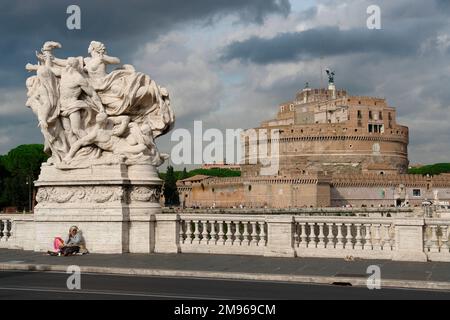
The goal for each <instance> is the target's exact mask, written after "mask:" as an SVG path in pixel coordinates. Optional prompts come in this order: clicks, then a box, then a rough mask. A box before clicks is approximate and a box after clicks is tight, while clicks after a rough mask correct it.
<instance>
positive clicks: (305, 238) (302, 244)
mask: <svg viewBox="0 0 450 320" xmlns="http://www.w3.org/2000/svg"><path fill="white" fill-rule="evenodd" d="M300 226H301V230H302V231H301V232H302V233H301V236H300V237H301V240H302V241H301V242H300V247H302V248H307V247H308V235H307V234H306V223H304V222H302V223H300Z"/></svg>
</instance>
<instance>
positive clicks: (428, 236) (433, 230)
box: [423, 219, 450, 261]
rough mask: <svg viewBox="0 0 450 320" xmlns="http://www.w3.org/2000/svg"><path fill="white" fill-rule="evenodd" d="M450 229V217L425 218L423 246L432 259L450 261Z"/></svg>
mask: <svg viewBox="0 0 450 320" xmlns="http://www.w3.org/2000/svg"><path fill="white" fill-rule="evenodd" d="M449 229H450V220H449V219H425V228H424V235H423V246H424V251H425V253H426V255H427V256H428V258H429V259H430V260H432V261H450V251H449V245H448V237H449V231H450V230H449Z"/></svg>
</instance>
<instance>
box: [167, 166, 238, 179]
mask: <svg viewBox="0 0 450 320" xmlns="http://www.w3.org/2000/svg"><path fill="white" fill-rule="evenodd" d="M199 174H201V175H205V176H210V177H221V178H226V177H240V176H241V172H240V171H237V170H230V169H194V170H191V171H186V168H184V170H183V171H174V175H175V177H176V178H177V180H183V179H187V178H190V177H193V176H196V175H199ZM159 177H160V178H161V179H162V180H165V177H166V173H165V172H160V173H159Z"/></svg>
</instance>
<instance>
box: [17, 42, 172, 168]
mask: <svg viewBox="0 0 450 320" xmlns="http://www.w3.org/2000/svg"><path fill="white" fill-rule="evenodd" d="M55 48H61V44H59V43H58V42H54V41H48V42H46V43H45V44H44V45H43V47H42V49H41V50H40V52H37V53H36V57H37V59H38V63H37V64H36V65H33V64H27V65H26V69H27V70H28V71H35V72H36V75H35V76H32V77H29V78H28V79H27V82H26V85H27V89H28V92H27V95H28V100H27V106H29V107H30V108H31V109H32V110H33V112H34V113H35V114H36V115H37V118H38V122H39V127H40V128H41V131H42V134H43V135H44V137H45V150H46V152H47V153H49V154H51V158H50V159H51V160H50V161H49V164H52V163H54V164H56V165H57V166H59V168H62V169H67V170H70V169H71V168H76V167H89V166H91V165H95V164H110V163H117V162H125V163H127V164H137V163H139V164H141V163H150V164H152V165H154V166H159V165H161V164H162V163H163V162H164V160H165V159H167V158H168V156H167V155H166V154H160V153H159V152H158V149H157V147H156V144H155V141H154V140H155V138H156V137H158V136H160V135H162V134H164V133H166V132H167V131H169V130H170V129H171V128H172V127H173V124H174V121H175V117H174V113H173V111H172V106H171V104H170V97H169V93H168V91H167V89H166V88H163V87H160V86H158V85H157V84H156V82H155V81H154V80H152V79H151V78H150V77H149V76H147V75H145V74H143V73H140V72H136V70H135V69H134V67H133V66H131V65H124V66H121V67H119V68H116V69H115V70H113V71H112V72H110V73H107V65H111V64H120V59H119V58H116V57H112V56H109V55H107V53H106V48H105V45H104V44H102V43H101V42H98V41H92V42H91V44H90V46H89V49H88V52H89V54H90V57H87V58H83V57H76V58H75V57H69V58H67V59H60V58H56V57H55V56H54V55H53V49H55Z"/></svg>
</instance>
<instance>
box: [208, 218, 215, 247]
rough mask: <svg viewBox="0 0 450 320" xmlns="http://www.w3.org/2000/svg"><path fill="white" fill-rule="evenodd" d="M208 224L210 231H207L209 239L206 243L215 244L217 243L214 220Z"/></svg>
mask: <svg viewBox="0 0 450 320" xmlns="http://www.w3.org/2000/svg"><path fill="white" fill-rule="evenodd" d="M209 224H210V226H211V232H210V233H209V236H210V239H209V241H208V243H212V244H214V245H215V244H216V243H217V233H216V221H215V220H213V221H210V222H209Z"/></svg>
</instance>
